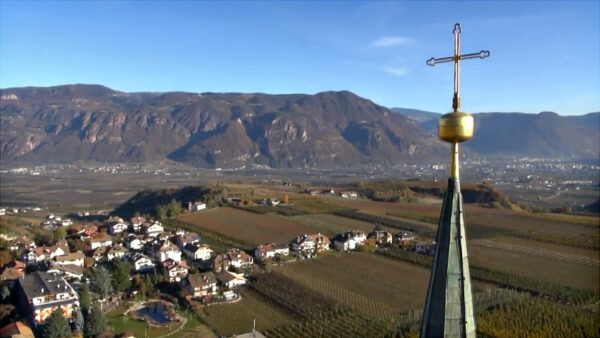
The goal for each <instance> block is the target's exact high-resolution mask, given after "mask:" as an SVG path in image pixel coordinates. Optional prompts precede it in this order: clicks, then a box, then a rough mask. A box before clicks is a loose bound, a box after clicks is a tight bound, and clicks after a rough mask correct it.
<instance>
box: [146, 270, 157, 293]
mask: <svg viewBox="0 0 600 338" xmlns="http://www.w3.org/2000/svg"><path fill="white" fill-rule="evenodd" d="M144 284H145V286H146V294H147V295H148V297H153V296H154V294H155V293H156V287H155V286H154V282H153V281H152V278H150V276H148V275H146V280H145V283H144Z"/></svg>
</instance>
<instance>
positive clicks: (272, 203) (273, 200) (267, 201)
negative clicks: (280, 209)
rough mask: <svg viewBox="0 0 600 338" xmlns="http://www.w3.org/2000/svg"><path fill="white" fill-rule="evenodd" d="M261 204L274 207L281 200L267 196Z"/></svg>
mask: <svg viewBox="0 0 600 338" xmlns="http://www.w3.org/2000/svg"><path fill="white" fill-rule="evenodd" d="M261 204H262V205H269V206H272V207H276V206H278V205H279V204H281V201H280V200H278V199H276V198H267V199H264V200H263V201H262V203H261Z"/></svg>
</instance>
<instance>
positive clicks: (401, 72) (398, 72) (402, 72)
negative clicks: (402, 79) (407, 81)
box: [384, 67, 406, 76]
mask: <svg viewBox="0 0 600 338" xmlns="http://www.w3.org/2000/svg"><path fill="white" fill-rule="evenodd" d="M384 71H385V72H386V73H390V74H392V75H396V76H404V75H406V69H405V68H396V67H387V68H385V69H384Z"/></svg>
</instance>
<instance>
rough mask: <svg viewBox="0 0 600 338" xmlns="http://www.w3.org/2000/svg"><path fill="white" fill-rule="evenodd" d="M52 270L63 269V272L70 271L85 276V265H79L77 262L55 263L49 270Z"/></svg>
mask: <svg viewBox="0 0 600 338" xmlns="http://www.w3.org/2000/svg"><path fill="white" fill-rule="evenodd" d="M50 271H62V272H68V273H70V274H73V275H80V276H83V267H81V266H79V265H75V264H64V265H59V264H54V265H53V266H52V267H51V268H50V269H49V270H48V272H50Z"/></svg>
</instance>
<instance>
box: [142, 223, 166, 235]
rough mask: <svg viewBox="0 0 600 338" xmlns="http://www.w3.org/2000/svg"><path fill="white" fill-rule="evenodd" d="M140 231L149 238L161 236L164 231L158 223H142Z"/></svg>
mask: <svg viewBox="0 0 600 338" xmlns="http://www.w3.org/2000/svg"><path fill="white" fill-rule="evenodd" d="M142 231H143V233H144V234H146V235H147V236H150V237H156V236H158V235H159V234H161V233H162V232H163V231H165V229H164V228H163V226H162V225H161V224H160V222H157V221H154V222H153V223H152V224H150V223H144V224H142Z"/></svg>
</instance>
